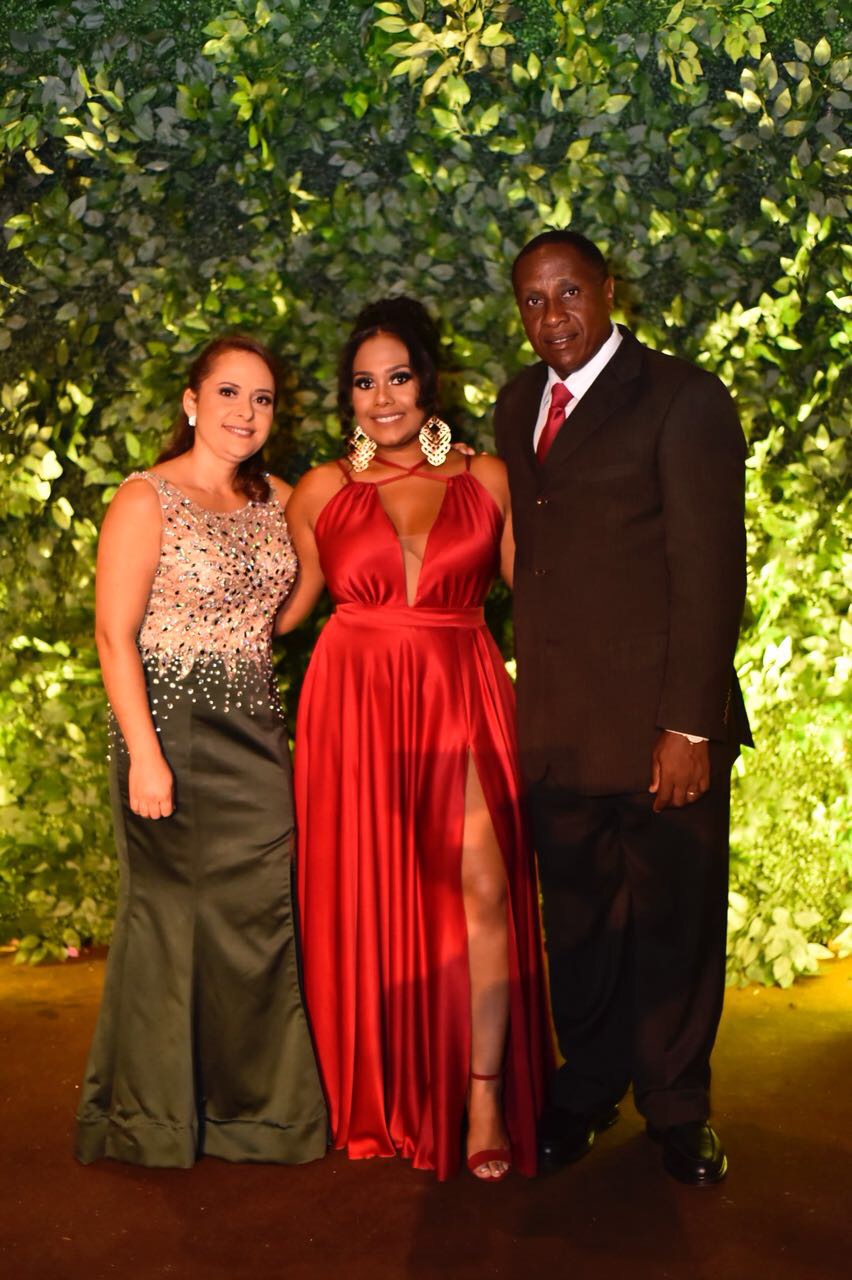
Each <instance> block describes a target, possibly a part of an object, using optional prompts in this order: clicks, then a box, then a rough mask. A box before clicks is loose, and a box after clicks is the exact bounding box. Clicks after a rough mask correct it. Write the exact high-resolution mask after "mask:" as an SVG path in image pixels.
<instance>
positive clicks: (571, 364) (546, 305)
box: [514, 244, 615, 378]
mask: <svg viewBox="0 0 852 1280" xmlns="http://www.w3.org/2000/svg"><path fill="white" fill-rule="evenodd" d="M514 286H515V300H516V301H517V304H518V309H519V311H520V313H521V319H522V320H523V322H524V328H525V329H526V331H527V337H528V338H529V340H530V343H531V345H532V349H533V351H534V352H535V353H536V355H537V356H539V358H540V359H542V360H544V362H545V364H549V365H550V366H551V368H552V369H555V370H556V372H557V373H558V374H559V376H560V378H567V376H568V374H569V373H573V372H574V370H575V369H580V368H582V366H583V365H584V364H585V363H586V361H587V360H590V359H591V358H592V356H593V355H594V354H595V352H596V351H598V350H599V349H600V347H602V346H603V344H604V343H605V342H606V340H607V338H608V337H609V335H610V333H611V332H612V321H611V320H610V312H611V311H612V299H613V290H614V287H615V282H614V281H613V278H612V276H605V275H601V273H600V271H599V270H598V268H597V267H595V266H594V264H593V263H591V262H588V261H587V260H586V259H585V258H584V257H583V255H582V254H581V253H578V251H577V250H576V249H574V248H573V247H572V246H571V245H568V244H545V245H542V246H541V247H540V248H539V249H534V250H533V252H532V253H529V254H527V256H526V257H524V258H521V261H520V262H519V263H518V265H517V267H516V269H515V279H514Z"/></svg>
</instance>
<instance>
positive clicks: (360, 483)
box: [315, 467, 497, 609]
mask: <svg viewBox="0 0 852 1280" xmlns="http://www.w3.org/2000/svg"><path fill="white" fill-rule="evenodd" d="M466 476H468V477H470V479H472V480H473V481H475V483H476V484H477V485H479V487H480V489H482V490H483V492H484V493H486V494H487V495H488V498H489V500H490V502H492V503H493V505H494V506H495V508H496V506H497V504H496V502H494V499H493V497H492V496H491V494H490V493H488V490H487V489H486V488H485V486H484V485H483V484H482V483H481V482H480V481H479V480H477V479H476V476H474V475H472V474H471V471H470V468H469V467H468V468H466V469H465V470H464V471H457V472H456V474H455V475H454V476H447V477H446V478H444V477H438V476H434V477H429V478H430V479H434V480H436V481H438V482H439V483H440V484H443V486H444V488H445V490H446V492H445V493H444V496H443V497H442V499H441V505H440V506H439V508H438V513H437V515H436V516H435V519H434V520H433V521H432V523H431V525H430V526H429V531H428V533H427V534H426V541H425V543H424V545H423V559H422V560H421V562H420V572H419V573H418V575H417V584H416V589H415V591H414V596H413V598H412V601H411V603H409V600H408V582H407V579H406V576H405V558H404V555H405V553H404V549H403V545H402V542H401V541H400V537H399V533H398V532H397V528H396V525H395V524H394V522H393V520H392V519H391V517H390V515H389V514H388V512H387V511H386V510H385V507H384V505H383V503H382V500H381V498H380V497H379V495H378V493H375V494H374V495H373V501H374V502H375V503H377V504H378V508H379V511H380V512H381V515H382V518H383V520H384V522H385V524H386V525H387V528H388V530H389V532H390V535H391V537H392V538H393V540H394V542H395V543H396V545H397V549H398V551H399V567H400V569H401V571H402V597H403V600H404V601H405V606H404V607H405V608H406V609H416V608H417V604H418V600H419V598H420V583H421V582H422V580H423V572H424V570H425V568H426V565H427V563H428V561H429V553H430V550H431V546H432V535H433V533H434V532H435V527H436V525H438V524H439V523H440V521H441V519H442V518H443V517H444V515H445V513H446V510H447V496H448V493H449V489H450V487H451V485H453V484H454V483H455V481H456V480H462V479H464V477H466ZM381 484H387V481H386V480H384V481H375V480H349V479H347V481H346V483H345V484H343V485H341V487H340V488H339V489H338V490H337V493H335V494H332V496H331V497H330V498H329V500H328V502H327V503H326V504H325V506H324V507H323V509H322V511H320V513H319V515H318V516H317V519H316V525H315V530H316V531H319V527H320V522H321V521H322V518H323V516H324V515H325V513H326V511H328V509H329V507H331V506H332V505H333V504H334V503H335V502H336V501H337V499H338V498H340V497H341V496H342V495H343V494H344V493H348V492H349V490H350V489H355V490H357V489H378V488H379V487H380V485H381Z"/></svg>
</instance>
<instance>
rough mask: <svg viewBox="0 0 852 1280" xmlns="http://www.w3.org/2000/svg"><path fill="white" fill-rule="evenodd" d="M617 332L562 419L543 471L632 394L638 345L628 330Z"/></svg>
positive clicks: (555, 464) (638, 359)
mask: <svg viewBox="0 0 852 1280" xmlns="http://www.w3.org/2000/svg"><path fill="white" fill-rule="evenodd" d="M619 327H621V326H619ZM621 333H622V341H621V345H620V347H619V348H618V350H617V351H616V353H615V355H614V356H613V357H612V359H611V360H610V362H609V364H608V365H606V367H605V368H604V369H603V370H602V371H601V373H600V374H599V375H598V377H597V378H596V379H595V381H594V382H593V383H592V385H591V386H590V387H589V389H588V391H587V392H586V394H585V395H584V396H583V398H582V400H581V401H580V403H579V404H578V405H577V408H576V409H575V410H574V412H573V413H572V414H570V416H569V417H568V418H567V419H566V421H565V425H564V426H563V427H562V429H561V431H560V432H559V435H558V436H557V437H556V439H555V440H554V442H553V445H552V446H551V449H550V452H549V454H548V455H547V458H546V459H545V461H544V464H543V466H544V469H545V470H548V469H550V468H552V467H558V466H559V464H560V463H561V462H564V461H565V459H566V458H568V457H570V456H571V454H572V453H574V451H575V450H576V449H579V447H580V445H581V444H583V442H584V441H585V440H588V438H589V436H590V435H592V433H593V432H595V431H597V429H598V427H600V426H601V425H602V423H604V422H606V420H607V418H610V417H612V415H613V414H615V413H617V412H618V411H619V410H620V409H622V408H624V406H625V405H626V404H628V403H629V402H630V400H631V399H632V398H633V396H634V395H635V393H636V388H635V385H634V384H635V381H636V379H637V378H638V377H639V374H640V372H641V369H642V344H641V343H640V342H638V341H637V340H636V338H634V337H633V334H632V333H630V332H629V330H627V329H624V328H622V329H621ZM542 389H543V388H542ZM533 421H535V420H533Z"/></svg>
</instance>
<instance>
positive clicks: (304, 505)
mask: <svg viewBox="0 0 852 1280" xmlns="http://www.w3.org/2000/svg"><path fill="white" fill-rule="evenodd" d="M335 473H336V474H335ZM339 487H340V472H339V470H338V469H337V468H334V473H331V472H330V471H329V469H328V467H325V466H323V467H315V468H314V469H313V470H312V471H309V472H307V474H306V475H304V476H302V479H301V480H300V481H299V483H298V484H297V485H296V487H295V489H294V490H293V492H292V496H291V497H290V500H289V502H288V503H287V525H288V527H289V530H290V536H291V537H292V539H293V545H294V546H295V548H296V555H297V556H298V557H299V576H298V578H297V579H296V585H295V587H294V588H293V590H292V591H291V592H290V594H289V596H288V597H287V599H286V600H285V601H284V603H283V605H282V606H281V608H280V609H279V610H278V615H277V617H276V619H275V627H274V634H275V635H276V636H282V635H286V634H287V632H288V631H292V630H293V629H294V628H295V627H297V626H298V625H299V623H300V622H304V620H305V618H307V617H308V615H309V614H310V613H311V612H312V610H313V609H314V608H315V606H316V604H317V601H318V600H319V598H320V596H321V595H322V592H323V587H324V586H325V577H324V575H323V571H322V565H321V564H320V557H319V549H318V547H317V541H316V538H315V536H314V525H315V524H316V520H317V517H318V515H319V513H320V511H321V510H322V509H323V507H324V506H325V504H326V502H327V501H328V499H329V498H330V497H332V496H333V494H334V493H335V492H336V491H337V489H338V488H339Z"/></svg>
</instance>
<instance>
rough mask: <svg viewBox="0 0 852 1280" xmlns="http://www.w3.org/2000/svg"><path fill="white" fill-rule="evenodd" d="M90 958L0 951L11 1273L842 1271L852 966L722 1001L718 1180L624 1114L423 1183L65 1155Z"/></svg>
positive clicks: (89, 1022) (382, 1175) (95, 986)
mask: <svg viewBox="0 0 852 1280" xmlns="http://www.w3.org/2000/svg"><path fill="white" fill-rule="evenodd" d="M102 976H103V961H102V959H95V960H82V961H77V962H73V963H69V964H67V965H64V966H56V967H49V968H40V969H35V970H31V969H26V968H23V967H17V966H14V967H13V965H12V964H11V961H10V960H9V958H8V957H4V958H3V959H2V960H0V1126H2V1128H0V1135H2V1136H0V1142H1V1143H2V1148H0V1150H2V1161H0V1276H2V1277H4V1278H6V1280H42V1278H44V1280H48V1278H49V1280H83V1278H84V1277H86V1278H87V1280H101V1277H112V1276H121V1277H122V1280H149V1278H150V1280H154V1278H156V1277H175V1278H176V1280H184V1278H187V1280H194V1278H195V1277H200V1278H204V1277H210V1278H211V1280H220V1278H221V1280H265V1278H266V1277H279V1276H280V1277H286V1278H287V1280H317V1278H319V1277H325V1276H332V1275H338V1274H339V1275H341V1276H344V1277H346V1280H366V1278H367V1277H369V1278H370V1280H395V1278H396V1277H412V1278H413V1280H418V1278H420V1277H423V1278H425V1277H433V1276H434V1277H437V1276H454V1277H456V1276H457V1277H459V1278H460V1280H461V1278H465V1277H471V1280H473V1278H474V1277H475V1278H476V1280H483V1278H484V1277H488V1278H490V1277H500V1278H505V1280H538V1277H544V1276H551V1275H552V1276H567V1277H571V1278H572V1280H622V1278H625V1280H626V1278H629V1280H651V1278H653V1280H668V1278H671V1280H711V1278H712V1280H764V1278H766V1280H788V1278H789V1280H810V1278H811V1277H813V1278H814V1280H816V1278H817V1277H818V1278H819V1280H834V1278H835V1277H841V1276H843V1277H846V1276H849V1275H852V1087H850V1086H851V1085H852V960H845V961H835V962H833V963H831V964H829V965H828V966H826V968H825V976H824V977H822V978H819V979H811V980H808V981H805V982H801V983H799V984H798V985H797V986H796V987H794V988H793V989H792V990H790V991H778V990H765V989H762V988H752V989H749V990H747V991H734V992H730V993H729V996H728V1002H727V1008H726V1012H725V1018H724V1021H723V1024H722V1030H721V1034H720V1038H719V1044H718V1048H717V1052H716V1057H715V1064H716V1085H715V1097H716V1122H717V1125H718V1128H719V1129H720V1131H721V1132H722V1133H723V1134H724V1137H725V1139H726V1143H727V1147H728V1152H729V1156H730V1162H731V1172H730V1174H729V1177H728V1179H727V1181H726V1182H724V1183H723V1184H722V1185H721V1186H719V1187H715V1188H708V1189H705V1190H692V1189H688V1188H685V1187H681V1186H679V1185H677V1184H676V1183H673V1182H672V1181H671V1180H670V1179H669V1178H667V1177H666V1175H665V1174H664V1173H663V1172H662V1170H661V1168H660V1165H659V1152H658V1150H657V1148H656V1147H654V1146H652V1144H651V1143H649V1142H648V1141H647V1139H646V1138H645V1137H644V1135H643V1132H642V1127H641V1124H640V1121H639V1119H638V1117H637V1115H636V1113H635V1112H634V1110H633V1108H632V1106H631V1105H630V1104H629V1103H626V1104H625V1106H624V1108H623V1116H622V1119H621V1121H620V1123H619V1124H618V1125H617V1126H616V1127H615V1128H614V1129H613V1130H611V1131H610V1132H609V1133H607V1134H605V1135H603V1137H602V1138H601V1139H599V1141H598V1144H597V1145H596V1147H595V1150H594V1151H593V1152H592V1154H591V1155H590V1156H589V1157H588V1158H587V1159H585V1160H584V1161H582V1162H581V1163H580V1164H577V1165H575V1166H573V1167H572V1168H570V1169H567V1170H565V1171H564V1172H563V1173H561V1174H559V1175H557V1176H554V1177H551V1178H547V1179H539V1180H537V1181H532V1182H527V1181H524V1180H522V1179H520V1178H518V1177H512V1178H510V1179H509V1180H507V1182H505V1183H503V1184H501V1185H500V1186H481V1185H479V1184H477V1183H475V1182H474V1181H473V1179H472V1178H470V1177H469V1176H467V1175H463V1176H460V1177H458V1178H457V1179H456V1180H454V1181H453V1182H451V1183H447V1184H444V1185H438V1184H437V1183H435V1182H434V1180H433V1179H432V1178H431V1177H430V1176H429V1175H427V1174H423V1173H416V1172H414V1171H412V1170H411V1169H410V1168H408V1167H407V1166H406V1165H404V1164H403V1163H401V1162H400V1161H370V1162H359V1163H354V1164H353V1163H350V1162H349V1161H347V1160H346V1159H345V1157H343V1156H341V1155H334V1156H331V1157H329V1158H328V1159H326V1160H324V1161H320V1162H318V1163H316V1164H313V1165H307V1166H303V1167H301V1168H279V1167H272V1166H268V1165H267V1166H250V1165H241V1166H240V1165H227V1164H224V1163H222V1162H220V1161H217V1160H212V1159H207V1160H202V1161H201V1162H200V1163H199V1164H198V1165H197V1166H196V1168H195V1169H193V1170H191V1171H178V1170H153V1169H152V1170H139V1169H134V1168H130V1167H127V1166H122V1165H119V1164H115V1163H113V1162H109V1161H106V1162H101V1163H99V1164H97V1165H92V1166H90V1167H88V1168H82V1167H80V1166H79V1165H77V1164H76V1163H75V1162H74V1160H73V1159H72V1157H71V1154H70V1142H71V1138H70V1132H71V1123H72V1116H73V1113H74V1108H75V1105H76V1098H77V1089H78V1082H79V1079H80V1076H81V1073H82V1070H83V1063H84V1059H85V1056H86V1052H87V1048H88V1041H89V1036H90V1034H91V1031H92V1026H93V1023H94V1018H95V1012H96V1006H97V1000H98V994H99V990H100V985H101V980H102Z"/></svg>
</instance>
